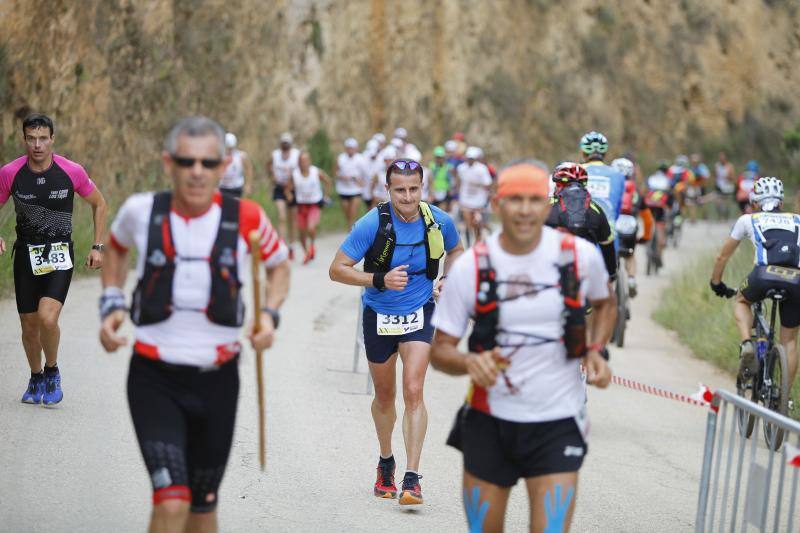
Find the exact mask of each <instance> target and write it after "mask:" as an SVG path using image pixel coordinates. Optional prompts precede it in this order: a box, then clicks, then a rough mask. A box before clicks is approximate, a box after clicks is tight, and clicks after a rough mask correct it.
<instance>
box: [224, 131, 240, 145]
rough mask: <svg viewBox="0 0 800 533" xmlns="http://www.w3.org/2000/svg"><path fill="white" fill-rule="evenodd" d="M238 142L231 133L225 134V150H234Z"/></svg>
mask: <svg viewBox="0 0 800 533" xmlns="http://www.w3.org/2000/svg"><path fill="white" fill-rule="evenodd" d="M238 142H239V140H238V139H237V138H236V135H234V134H233V133H231V132H228V133H226V134H225V148H236V145H237V144H238Z"/></svg>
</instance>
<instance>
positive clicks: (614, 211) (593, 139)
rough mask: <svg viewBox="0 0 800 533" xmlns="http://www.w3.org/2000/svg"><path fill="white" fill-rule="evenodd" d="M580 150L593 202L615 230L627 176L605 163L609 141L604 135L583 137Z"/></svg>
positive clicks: (592, 132) (589, 134)
mask: <svg viewBox="0 0 800 533" xmlns="http://www.w3.org/2000/svg"><path fill="white" fill-rule="evenodd" d="M580 150H581V157H582V158H583V159H582V160H583V163H584V164H583V166H584V168H586V172H587V174H589V181H588V182H587V184H586V188H587V190H588V191H589V194H591V195H592V200H594V201H595V202H597V204H598V205H599V206H600V207H601V208H603V211H604V212H605V214H606V217H607V218H608V223H609V224H610V225H611V227H612V228H613V227H614V225H615V224H616V222H617V217H618V216H619V212H620V209H621V208H622V194H623V192H624V191H625V176H623V175H622V174H621V173H620V172H619V171H617V170H615V169H614V168H612V167H610V166H608V165H606V164H605V163H604V159H605V157H606V153H607V152H608V139H606V136H605V135H603V134H602V133H598V132H596V131H590V132H589V133H587V134H585V135H584V136H583V137H581V142H580Z"/></svg>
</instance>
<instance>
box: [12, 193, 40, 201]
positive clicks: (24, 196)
mask: <svg viewBox="0 0 800 533" xmlns="http://www.w3.org/2000/svg"><path fill="white" fill-rule="evenodd" d="M14 194H15V195H16V197H17V198H19V199H20V200H35V199H36V195H35V194H22V193H18V192H17V193H14Z"/></svg>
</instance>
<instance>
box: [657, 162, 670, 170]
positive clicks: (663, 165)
mask: <svg viewBox="0 0 800 533" xmlns="http://www.w3.org/2000/svg"><path fill="white" fill-rule="evenodd" d="M669 167H670V164H669V161H667V160H666V159H662V160H661V161H659V162H658V170H660V171H661V172H666V171H667V170H669Z"/></svg>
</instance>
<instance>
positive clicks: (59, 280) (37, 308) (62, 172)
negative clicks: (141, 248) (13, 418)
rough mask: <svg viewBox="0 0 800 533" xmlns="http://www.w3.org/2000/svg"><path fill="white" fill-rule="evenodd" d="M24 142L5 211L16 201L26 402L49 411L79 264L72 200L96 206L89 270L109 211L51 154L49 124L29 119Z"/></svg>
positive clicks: (0, 200) (97, 257) (4, 189)
mask: <svg viewBox="0 0 800 533" xmlns="http://www.w3.org/2000/svg"><path fill="white" fill-rule="evenodd" d="M22 135H23V140H24V141H25V155H24V156H22V157H20V158H18V159H15V160H14V161H12V162H11V163H8V164H7V165H5V166H4V167H3V168H0V207H2V205H3V204H5V203H6V201H7V200H8V198H9V197H12V198H13V199H14V209H15V211H16V213H17V240H16V242H15V243H14V245H13V251H12V255H13V256H14V257H13V262H14V290H15V293H16V298H17V311H18V312H19V321H20V324H21V326H22V345H23V347H24V348H25V355H26V356H27V357H28V365H29V366H30V368H31V376H30V380H29V381H28V388H27V389H26V390H25V393H24V394H23V395H22V401H23V402H25V403H32V404H38V403H42V404H44V405H46V406H47V405H53V404H57V403H58V402H60V401H61V400H62V398H63V397H64V394H63V392H62V390H61V374H60V372H59V369H58V344H59V341H60V339H61V330H60V329H59V327H58V318H59V316H60V315H61V309H62V308H63V306H64V301H65V300H66V299H67V292H68V291H69V285H70V282H71V281H72V272H73V264H74V261H75V253H74V249H73V245H72V210H73V203H74V200H75V194H76V193H77V194H78V195H79V196H80V197H81V198H83V199H84V200H85V201H86V202H87V203H88V204H89V205H91V206H92V218H93V221H94V243H95V244H94V245H93V246H92V249H91V251H90V252H89V256H88V257H87V258H86V266H88V267H89V268H91V269H98V268H100V267H101V266H102V265H103V244H102V242H103V233H104V231H105V226H106V210H107V208H106V201H105V199H104V198H103V195H102V194H101V193H100V191H99V190H98V189H97V187H96V186H95V184H94V183H93V182H92V180H91V179H89V175H88V174H87V173H86V171H85V170H84V169H83V167H82V166H80V165H79V164H77V163H75V162H73V161H70V160H69V159H67V158H66V157H62V156H60V155H57V154H55V153H53V143H54V141H55V127H54V125H53V121H52V119H50V117H48V116H47V115H42V114H39V113H34V114H32V115H28V116H27V117H26V118H25V120H23V121H22ZM5 250H6V244H5V241H4V240H3V239H2V238H0V255H2V254H3V253H4V252H5ZM42 351H44V357H45V365H44V368H42Z"/></svg>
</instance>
